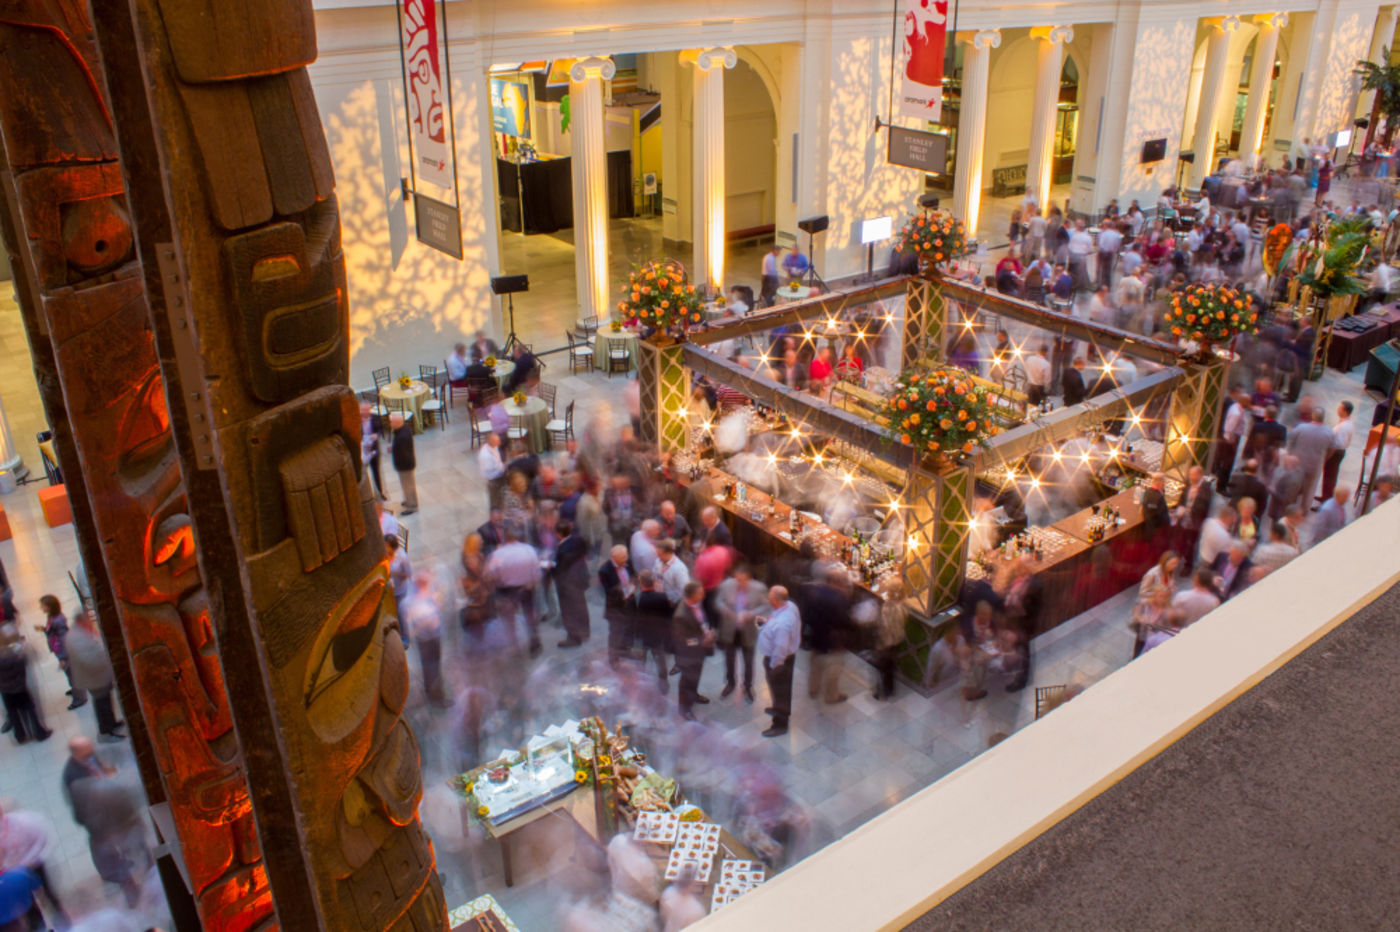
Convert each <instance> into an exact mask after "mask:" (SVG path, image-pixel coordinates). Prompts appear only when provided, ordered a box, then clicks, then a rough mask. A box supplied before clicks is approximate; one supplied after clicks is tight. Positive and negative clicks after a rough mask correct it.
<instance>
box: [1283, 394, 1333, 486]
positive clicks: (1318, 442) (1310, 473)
mask: <svg viewBox="0 0 1400 932" xmlns="http://www.w3.org/2000/svg"><path fill="white" fill-rule="evenodd" d="M1325 416H1326V415H1324V414H1323V412H1322V409H1321V408H1316V407H1314V408H1309V409H1308V410H1307V411H1306V412H1303V414H1302V420H1301V421H1300V422H1299V424H1298V426H1297V427H1295V428H1294V429H1293V435H1292V436H1291V437H1289V438H1288V452H1289V453H1292V454H1293V455H1294V456H1296V457H1298V466H1299V468H1301V469H1302V470H1303V488H1302V491H1301V493H1300V496H1299V501H1300V504H1302V506H1303V507H1304V508H1311V507H1312V503H1313V495H1314V494H1315V493H1316V492H1317V483H1318V480H1319V479H1320V478H1321V477H1322V465H1323V463H1325V462H1326V461H1327V456H1328V454H1329V453H1331V452H1332V445H1333V441H1334V438H1333V436H1332V431H1331V429H1330V428H1328V427H1327V426H1326V425H1325V424H1323V423H1322V420H1323V418H1324V417H1325Z"/></svg>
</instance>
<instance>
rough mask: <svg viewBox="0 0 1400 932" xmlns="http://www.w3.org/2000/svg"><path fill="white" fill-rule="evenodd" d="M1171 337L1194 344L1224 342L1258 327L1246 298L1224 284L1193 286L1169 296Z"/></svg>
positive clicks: (1168, 317)
mask: <svg viewBox="0 0 1400 932" xmlns="http://www.w3.org/2000/svg"><path fill="white" fill-rule="evenodd" d="M1166 325H1167V328H1168V329H1169V330H1170V331H1171V333H1172V336H1175V337H1178V338H1180V339H1183V340H1195V341H1196V342H1197V343H1225V342H1228V341H1230V340H1231V339H1233V338H1234V337H1235V335H1236V334H1240V333H1253V332H1254V331H1256V330H1258V329H1259V315H1258V314H1257V313H1255V312H1254V311H1253V310H1252V309H1251V308H1250V305H1249V297H1248V296H1247V295H1245V294H1242V293H1241V292H1239V291H1236V290H1235V289H1234V288H1230V287H1228V286H1226V285H1192V286H1190V287H1189V288H1185V289H1183V290H1181V291H1178V292H1177V293H1176V294H1174V295H1172V300H1171V304H1170V305H1169V306H1168V307H1167V316H1166Z"/></svg>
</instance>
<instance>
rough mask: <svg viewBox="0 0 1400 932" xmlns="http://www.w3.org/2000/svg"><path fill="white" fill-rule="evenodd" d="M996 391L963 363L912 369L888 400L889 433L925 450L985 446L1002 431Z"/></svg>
mask: <svg viewBox="0 0 1400 932" xmlns="http://www.w3.org/2000/svg"><path fill="white" fill-rule="evenodd" d="M996 403H997V397H996V395H994V394H993V393H992V392H991V391H990V390H989V389H987V388H984V387H983V386H981V385H978V384H977V383H975V382H973V381H972V379H971V378H970V377H969V376H968V374H967V373H966V372H964V371H962V370H961V369H955V368H951V367H945V368H940V369H935V370H933V371H931V372H923V371H918V370H910V371H907V372H905V373H903V374H902V375H900V377H899V379H898V381H896V382H895V390H894V393H893V394H892V395H890V397H889V400H888V401H887V402H885V408H884V411H883V414H884V416H885V419H886V421H887V423H888V425H889V428H888V429H889V435H890V437H891V438H893V439H894V440H897V441H899V442H900V443H902V444H904V445H905V446H907V447H913V448H914V449H915V450H917V451H919V452H920V453H922V454H928V455H931V454H937V453H942V454H945V455H947V456H953V457H956V456H960V455H966V454H970V453H972V452H973V451H974V450H975V449H976V448H977V447H979V446H981V447H985V446H986V445H987V441H988V440H990V439H991V438H992V437H993V436H994V435H995V434H997V433H998V432H1000V430H1001V428H999V427H998V426H997V425H996V423H995V421H994V413H995V412H994V409H995V406H996Z"/></svg>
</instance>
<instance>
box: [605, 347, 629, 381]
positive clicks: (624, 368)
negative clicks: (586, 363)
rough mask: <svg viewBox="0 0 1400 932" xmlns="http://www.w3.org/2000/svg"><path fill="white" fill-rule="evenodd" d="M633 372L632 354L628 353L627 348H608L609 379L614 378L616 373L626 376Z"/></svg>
mask: <svg viewBox="0 0 1400 932" xmlns="http://www.w3.org/2000/svg"><path fill="white" fill-rule="evenodd" d="M631 370H632V354H631V353H629V352H628V351H627V347H626V346H610V347H609V348H608V378H612V377H613V373H614V372H621V373H622V374H623V375H626V374H627V373H628V372H630V371H631Z"/></svg>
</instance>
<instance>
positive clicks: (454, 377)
mask: <svg viewBox="0 0 1400 932" xmlns="http://www.w3.org/2000/svg"><path fill="white" fill-rule="evenodd" d="M446 363H447V380H448V381H449V382H452V383H454V384H455V383H461V384H462V385H466V384H467V344H465V343H458V344H457V345H456V346H454V347H453V348H452V355H450V356H448V357H447V359H446Z"/></svg>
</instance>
